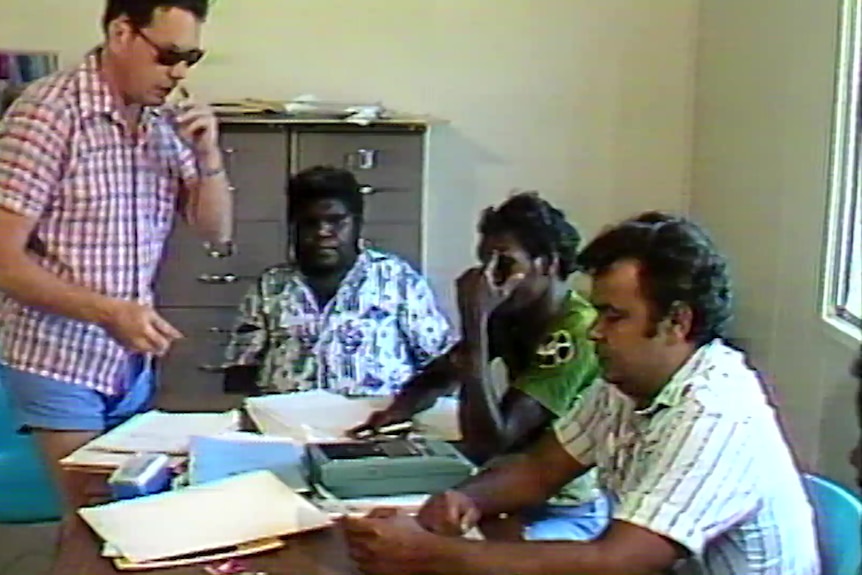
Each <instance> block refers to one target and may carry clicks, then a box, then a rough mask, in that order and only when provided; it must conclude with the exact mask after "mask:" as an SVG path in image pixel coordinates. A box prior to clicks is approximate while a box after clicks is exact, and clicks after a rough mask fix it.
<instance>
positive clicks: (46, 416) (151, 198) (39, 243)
mask: <svg viewBox="0 0 862 575" xmlns="http://www.w3.org/2000/svg"><path fill="white" fill-rule="evenodd" d="M207 8H208V6H207V1H206V0H172V1H171V0H108V2H107V5H106V9H105V13H104V18H103V26H104V31H105V39H104V42H103V43H102V44H101V45H100V46H98V47H97V48H95V49H94V50H93V51H92V52H90V53H89V54H88V55H87V56H86V58H85V59H84V62H83V63H82V64H80V65H79V66H78V67H76V68H74V69H72V70H69V71H63V72H59V73H56V74H54V75H51V76H48V77H46V78H42V79H41V80H38V81H36V82H35V83H33V84H32V85H30V86H29V87H27V89H26V90H24V92H23V93H22V95H21V96H20V97H19V98H18V99H17V100H16V101H15V102H14V103H13V105H12V106H11V107H10V109H9V110H8V112H7V114H6V115H5V117H4V118H3V119H2V121H0V229H2V230H3V242H0V292H2V293H4V294H5V296H4V298H3V299H0V381H2V382H3V385H5V386H6V387H7V388H8V391H9V393H10V396H11V398H12V400H13V405H14V407H15V414H16V417H17V419H18V422H19V423H20V425H21V427H22V429H24V430H31V431H33V432H35V434H36V436H37V438H38V439H39V442H40V445H41V447H42V450H43V454H44V456H45V458H46V461H47V462H48V464H49V466H50V468H51V469H52V471H53V472H54V473H55V474H56V475H57V478H58V480H59V481H60V485H61V486H62V487H63V492H64V495H65V496H66V497H67V500H68V501H69V503H71V504H72V505H76V504H77V502H78V501H79V495H80V493H81V492H82V488H81V486H80V485H76V484H75V483H73V480H72V479H71V478H65V477H63V475H62V474H61V473H60V471H59V466H58V464H57V461H58V460H59V459H61V458H62V457H64V456H65V455H67V454H68V453H70V452H71V451H73V450H74V449H76V448H78V447H79V446H81V445H83V444H84V443H86V442H87V441H89V440H90V439H92V438H93V437H95V436H96V435H98V434H99V433H102V432H104V431H105V430H106V429H109V428H110V427H112V426H115V425H117V424H118V423H120V422H122V421H124V420H125V419H127V418H129V417H131V416H132V415H134V414H135V413H138V412H140V411H143V410H145V409H147V408H148V407H149V405H150V403H151V399H152V396H153V392H154V381H153V377H152V370H151V359H152V357H153V356H160V355H162V354H164V353H165V352H166V351H167V350H168V348H169V347H170V346H171V344H172V342H173V341H174V340H176V339H177V338H179V337H181V334H180V333H179V332H178V331H177V330H176V329H175V328H174V327H173V326H171V325H170V324H169V323H168V322H167V321H165V320H164V319H163V318H162V317H161V316H159V314H158V313H157V312H156V311H155V310H154V309H153V307H152V302H153V292H152V284H153V278H154V275H155V272H156V269H157V267H158V264H159V259H160V256H161V253H162V250H163V247H164V244H165V240H166V238H167V236H168V233H169V232H170V229H171V224H172V221H173V217H174V213H175V211H177V210H178V211H179V213H180V215H181V216H182V217H183V219H185V220H186V222H188V223H189V224H190V225H192V226H193V227H194V228H195V229H196V230H197V231H199V232H200V234H201V236H202V239H204V240H206V241H209V242H212V243H216V244H222V243H224V244H229V241H230V238H231V232H232V221H231V220H232V206H231V196H230V193H229V188H228V182H227V179H226V176H225V173H224V168H223V164H222V157H221V154H220V152H219V149H218V145H217V141H218V134H217V124H216V120H215V117H214V116H213V114H212V113H211V112H210V111H209V110H208V109H207V108H205V107H203V106H200V105H196V104H187V105H184V106H182V107H176V108H175V109H170V108H169V107H168V106H165V100H166V98H167V96H168V94H169V93H171V92H172V91H173V90H174V89H177V88H178V86H179V83H180V82H181V81H182V80H183V79H185V77H186V75H187V73H188V71H189V69H190V68H191V67H192V66H193V65H194V64H196V63H197V62H198V61H199V60H200V59H201V57H202V56H203V51H202V50H201V49H200V35H201V26H202V24H203V22H204V20H205V18H206V16H207Z"/></svg>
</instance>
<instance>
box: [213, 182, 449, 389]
mask: <svg viewBox="0 0 862 575" xmlns="http://www.w3.org/2000/svg"><path fill="white" fill-rule="evenodd" d="M287 193H288V219H289V225H290V227H291V238H292V241H291V243H292V245H293V246H294V250H293V252H294V254H293V255H294V257H293V258H292V261H290V262H289V263H286V264H281V265H277V266H274V267H272V268H270V269H268V270H266V271H265V272H264V273H263V274H262V275H261V277H260V278H259V279H258V280H257V282H256V283H255V285H253V286H252V287H251V288H250V289H249V291H248V293H247V294H246V296H245V298H244V300H243V302H242V304H241V305H240V313H239V318H238V320H237V321H236V323H235V326H234V330H233V333H232V336H231V341H230V343H229V345H228V347H227V350H226V358H225V363H224V368H225V388H226V389H227V390H228V391H246V392H248V391H257V390H261V391H265V392H288V391H304V390H309V389H327V390H331V391H334V392H337V393H342V394H345V395H392V394H395V393H397V392H398V391H399V390H400V389H401V387H402V385H403V384H404V383H405V382H407V381H408V380H410V379H411V378H413V377H414V376H416V375H417V374H419V373H420V372H422V371H423V369H424V368H425V367H426V366H427V365H428V364H429V363H431V362H432V361H433V360H434V359H435V358H437V357H438V356H441V355H443V354H445V353H446V352H447V351H448V350H449V348H450V347H451V346H452V344H453V343H454V337H455V334H454V332H453V330H452V328H451V325H450V323H449V322H448V320H447V319H446V317H445V316H444V314H443V313H442V312H441V310H440V308H439V306H438V304H437V301H436V299H435V297H434V294H433V293H432V291H431V288H430V286H429V285H428V282H427V281H426V279H425V278H424V277H423V276H422V275H421V274H419V273H418V272H417V271H416V270H414V269H413V268H412V267H411V266H410V265H409V264H408V263H407V262H405V261H404V260H402V259H401V258H399V257H397V256H395V255H393V254H389V253H384V252H382V251H378V250H375V249H363V248H362V247H361V246H360V234H361V230H362V223H363V204H364V201H363V195H362V193H361V191H360V186H359V184H358V183H357V181H356V179H355V178H354V177H353V175H352V174H351V173H350V172H348V171H346V170H341V169H335V168H328V167H315V168H311V169H308V170H306V171H304V172H301V173H299V174H297V175H296V176H294V177H293V178H292V179H291V180H290V183H289V185H288V192H287ZM425 371H427V373H426V374H425V375H423V377H428V378H432V379H433V378H434V377H435V370H433V369H431V370H425Z"/></svg>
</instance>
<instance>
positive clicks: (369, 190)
mask: <svg viewBox="0 0 862 575" xmlns="http://www.w3.org/2000/svg"><path fill="white" fill-rule="evenodd" d="M359 193H360V194H362V195H363V196H370V195H371V194H375V193H377V188H375V187H374V186H361V187H360V188H359Z"/></svg>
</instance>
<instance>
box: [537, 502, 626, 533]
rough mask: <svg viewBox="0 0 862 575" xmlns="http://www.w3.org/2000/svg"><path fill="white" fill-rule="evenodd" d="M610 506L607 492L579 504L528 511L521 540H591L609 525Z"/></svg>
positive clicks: (544, 507)
mask: <svg viewBox="0 0 862 575" xmlns="http://www.w3.org/2000/svg"><path fill="white" fill-rule="evenodd" d="M611 507H612V504H611V501H610V498H608V497H607V496H606V495H602V496H600V497H599V498H597V499H595V500H594V501H590V502H588V503H581V504H579V505H550V504H549V505H545V506H543V507H541V508H540V509H537V510H534V511H533V512H532V513H529V514H528V516H527V525H526V527H525V528H524V539H527V540H528V541H553V540H556V541H590V540H592V539H595V538H596V537H598V536H599V535H601V534H602V533H603V532H604V531H605V529H607V528H608V526H609V525H610V521H611Z"/></svg>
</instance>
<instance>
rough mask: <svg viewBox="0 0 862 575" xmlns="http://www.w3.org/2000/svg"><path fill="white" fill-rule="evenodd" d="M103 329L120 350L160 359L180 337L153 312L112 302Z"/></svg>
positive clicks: (176, 331)
mask: <svg viewBox="0 0 862 575" xmlns="http://www.w3.org/2000/svg"><path fill="white" fill-rule="evenodd" d="M102 327H103V328H104V329H105V331H107V332H108V334H110V335H111V337H113V338H114V339H116V340H117V341H119V342H120V343H121V344H123V346H125V347H126V348H128V349H130V350H131V351H135V352H138V353H151V354H153V355H157V356H162V355H164V354H165V353H167V351H168V349H169V348H170V347H171V344H173V342H174V341H176V340H178V339H180V338H182V337H183V334H182V333H180V332H179V330H177V329H176V328H175V327H174V326H172V325H171V324H170V323H168V321H167V320H165V319H164V318H163V317H162V316H160V315H159V314H158V313H157V312H156V310H154V309H153V308H152V307H150V306H147V305H142V304H139V303H138V302H134V301H125V300H115V301H114V302H112V304H111V306H110V308H109V310H108V315H107V318H106V319H105V320H104V321H103V322H102Z"/></svg>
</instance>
